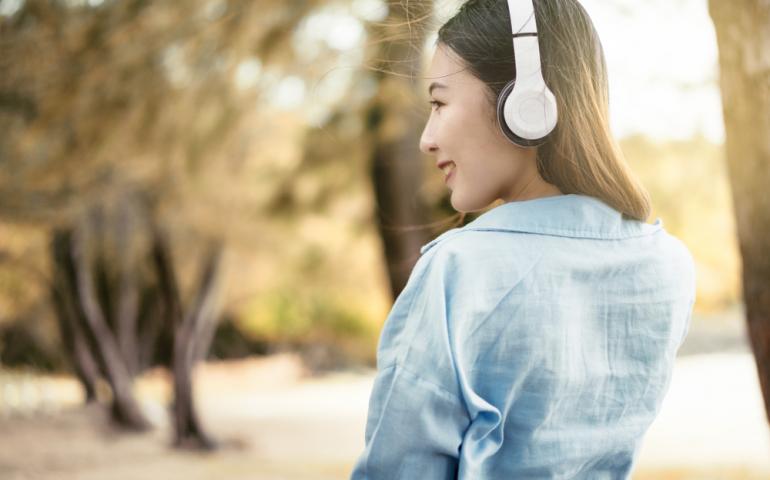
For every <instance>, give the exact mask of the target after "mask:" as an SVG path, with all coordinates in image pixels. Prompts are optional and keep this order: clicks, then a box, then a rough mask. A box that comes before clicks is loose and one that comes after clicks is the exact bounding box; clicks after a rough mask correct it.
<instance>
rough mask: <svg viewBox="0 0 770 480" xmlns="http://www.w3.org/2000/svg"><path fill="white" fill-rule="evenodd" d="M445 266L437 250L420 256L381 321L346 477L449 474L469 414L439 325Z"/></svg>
mask: <svg viewBox="0 0 770 480" xmlns="http://www.w3.org/2000/svg"><path fill="white" fill-rule="evenodd" d="M451 273H452V265H451V263H450V262H448V261H447V259H446V258H445V257H444V256H438V257H437V256H436V255H435V252H433V251H432V252H429V253H428V254H426V255H423V256H422V257H420V259H419V260H418V262H417V264H416V265H415V267H414V269H413V270H412V274H411V275H410V278H409V280H408V282H407V285H406V286H405V287H404V289H403V290H402V292H401V294H400V295H399V296H398V298H397V299H396V302H395V303H394V305H393V308H392V309H391V312H390V314H389V315H388V318H387V319H386V321H385V325H384V326H383V330H382V333H381V335H380V340H379V344H378V349H377V369H378V372H377V375H376V377H375V380H374V386H373V389H372V393H371V396H370V399H369V410H368V416H367V421H366V433H365V441H366V447H365V449H364V452H363V453H362V454H361V456H360V457H359V459H358V461H357V463H356V465H355V467H354V470H353V473H352V476H351V480H364V479H366V480H379V479H393V478H399V479H412V478H414V479H424V480H431V479H455V478H457V471H458V462H459V457H460V447H461V444H462V442H463V435H464V434H465V432H466V430H467V428H468V426H469V424H470V417H469V414H468V411H467V409H466V407H465V404H464V402H463V399H462V395H461V392H460V388H459V384H458V381H457V374H456V370H455V365H454V361H453V355H452V352H451V346H450V341H449V336H448V330H447V329H448V322H447V316H448V309H449V308H450V307H451V303H450V301H449V300H448V296H449V295H450V294H451V291H449V290H450V289H451V286H450V285H449V284H448V283H447V281H446V278H447V276H448V275H451Z"/></svg>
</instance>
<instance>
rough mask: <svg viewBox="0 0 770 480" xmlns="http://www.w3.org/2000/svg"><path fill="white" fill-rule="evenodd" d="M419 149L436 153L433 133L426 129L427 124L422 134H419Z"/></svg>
mask: <svg viewBox="0 0 770 480" xmlns="http://www.w3.org/2000/svg"><path fill="white" fill-rule="evenodd" d="M420 150H421V151H422V153H425V154H431V153H436V150H438V145H436V141H435V140H434V139H433V135H431V134H430V132H429V131H428V125H426V126H425V128H424V129H423V131H422V136H420Z"/></svg>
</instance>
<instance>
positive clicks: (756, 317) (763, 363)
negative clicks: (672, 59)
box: [709, 0, 770, 420]
mask: <svg viewBox="0 0 770 480" xmlns="http://www.w3.org/2000/svg"><path fill="white" fill-rule="evenodd" d="M709 13H710V15H711V18H712V20H713V22H714V25H715V27H716V34H717V42H718V45H719V66H720V86H721V90H722V105H723V110H724V118H725V134H726V154H727V165H728V174H729V178H730V184H731V187H732V197H733V205H734V210H735V217H736V223H737V227H738V241H739V247H740V253H741V257H742V266H743V298H744V303H745V306H746V319H747V322H748V332H749V338H750V343H751V346H752V349H753V351H754V356H755V359H756V364H757V371H758V374H759V381H760V385H761V388H762V393H763V396H764V399H765V410H766V412H767V416H768V419H769V420H770V288H768V285H770V255H768V251H770V190H768V186H770V2H767V1H766V0H739V1H727V0H709Z"/></svg>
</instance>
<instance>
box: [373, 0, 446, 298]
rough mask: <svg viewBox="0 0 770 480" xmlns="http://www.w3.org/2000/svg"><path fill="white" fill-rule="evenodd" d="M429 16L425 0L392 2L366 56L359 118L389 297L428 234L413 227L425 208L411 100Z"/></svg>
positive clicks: (419, 121)
mask: <svg viewBox="0 0 770 480" xmlns="http://www.w3.org/2000/svg"><path fill="white" fill-rule="evenodd" d="M432 14H433V2H432V1H430V0H418V1H413V2H406V3H405V2H396V1H391V2H389V3H388V17H387V19H386V21H385V23H383V24H373V25H372V26H371V30H372V36H373V38H374V39H375V41H373V42H371V44H370V47H369V48H370V52H368V54H369V57H370V58H371V59H372V61H373V63H374V66H375V68H374V71H373V72H372V73H370V75H372V76H373V77H374V82H375V84H376V85H377V86H376V93H375V95H374V96H373V97H372V99H371V101H370V102H369V103H368V104H367V105H366V106H365V112H364V117H365V126H366V134H367V136H368V138H369V144H370V145H371V151H370V154H369V156H370V160H369V161H370V164H371V177H372V184H373V186H374V192H375V198H376V202H377V205H376V210H377V224H378V227H379V231H380V237H381V239H382V244H383V250H384V256H385V261H386V264H387V268H388V274H389V279H390V288H391V294H392V295H393V297H394V298H395V297H396V296H398V293H399V292H400V291H401V290H402V289H403V287H404V285H406V281H407V279H408V278H409V274H410V272H411V270H412V267H413V266H414V263H415V261H416V259H417V257H418V251H419V249H420V247H421V246H422V245H423V244H425V243H427V242H428V241H429V240H430V235H431V232H429V231H426V230H425V229H424V228H422V229H420V228H415V227H419V226H424V225H425V223H426V220H427V213H428V212H427V207H426V205H425V202H424V199H423V198H422V197H421V196H420V195H419V193H420V189H421V187H422V184H423V182H424V176H423V171H424V166H423V161H422V156H421V153H420V151H419V149H418V145H419V138H420V132H421V131H422V126H423V123H424V118H423V116H422V115H421V114H420V113H421V111H420V110H417V109H415V108H414V104H415V103H417V102H416V101H415V100H416V99H417V98H418V97H419V93H418V88H420V86H421V83H420V82H419V79H420V78H421V77H420V76H419V74H420V72H421V70H422V65H421V64H422V62H421V59H422V53H423V43H424V42H425V39H426V37H427V32H428V28H427V26H428V22H427V20H428V19H430V18H431V17H432Z"/></svg>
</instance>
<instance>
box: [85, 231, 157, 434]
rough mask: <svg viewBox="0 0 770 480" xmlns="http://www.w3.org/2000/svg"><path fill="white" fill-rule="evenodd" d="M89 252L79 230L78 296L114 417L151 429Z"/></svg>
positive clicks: (130, 425)
mask: <svg viewBox="0 0 770 480" xmlns="http://www.w3.org/2000/svg"><path fill="white" fill-rule="evenodd" d="M87 254H88V252H87V249H86V239H85V232H83V231H80V232H78V233H77V234H76V235H74V236H73V241H72V258H73V265H74V267H75V277H76V280H77V295H78V297H77V298H78V300H79V301H80V304H81V306H82V308H83V313H84V320H85V322H84V323H83V325H84V327H85V331H86V334H87V335H88V338H89V340H90V344H91V347H92V350H93V351H94V352H96V356H97V358H98V360H99V363H100V364H101V367H102V370H103V371H104V372H105V374H106V376H107V381H108V382H109V384H110V387H111V389H112V396H113V398H112V417H113V419H114V420H115V421H117V423H118V424H120V425H121V426H123V427H126V428H129V429H132V430H137V431H144V430H148V429H149V428H150V427H151V425H150V423H149V422H148V421H147V419H146V418H145V417H144V414H143V413H142V411H141V409H140V407H139V404H138V403H137V402H136V399H135V398H134V394H133V391H132V377H131V374H130V372H129V371H128V368H127V367H126V364H125V362H124V360H123V357H122V355H121V353H120V347H119V346H118V343H117V341H116V339H115V336H114V335H113V333H112V331H111V330H110V328H109V326H108V325H107V322H106V320H105V318H104V313H103V312H102V308H101V306H100V305H99V302H98V300H97V295H96V292H95V290H94V278H93V273H92V268H91V265H90V262H89V261H88V255H87Z"/></svg>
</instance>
